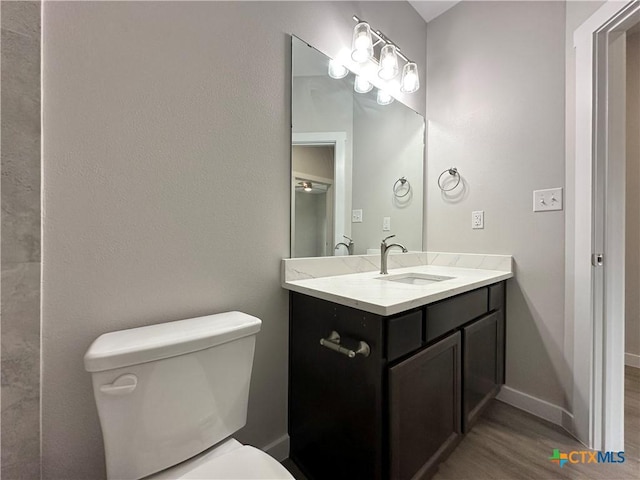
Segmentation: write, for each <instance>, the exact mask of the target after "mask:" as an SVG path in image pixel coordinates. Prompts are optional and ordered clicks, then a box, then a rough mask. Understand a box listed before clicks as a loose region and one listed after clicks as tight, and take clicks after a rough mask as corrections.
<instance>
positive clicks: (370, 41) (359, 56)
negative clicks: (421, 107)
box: [351, 15, 420, 93]
mask: <svg viewBox="0 0 640 480" xmlns="http://www.w3.org/2000/svg"><path fill="white" fill-rule="evenodd" d="M353 19H354V20H355V21H356V22H357V25H356V26H355V27H354V29H353V43H352V51H351V58H352V59H353V60H354V61H356V62H358V63H365V62H367V61H368V60H371V61H372V62H374V63H375V64H376V65H377V67H378V69H377V70H378V76H379V77H380V78H381V79H383V80H391V79H393V78H395V77H396V76H397V75H398V73H399V72H400V67H399V60H398V59H402V60H403V61H404V62H405V65H404V67H403V68H402V79H401V81H400V91H402V92H403V93H413V92H415V91H417V90H418V89H419V88H420V79H419V77H418V66H417V65H416V63H415V62H412V61H411V60H409V59H408V58H407V57H406V56H405V55H404V54H403V53H402V52H401V51H400V48H399V47H398V46H397V45H396V44H395V43H394V42H392V41H391V39H390V38H389V37H387V36H386V35H385V34H384V33H382V32H381V31H380V30H372V29H371V26H370V25H369V24H368V23H367V22H365V21H363V20H361V19H359V18H358V17H357V16H355V15H354V16H353ZM374 37H375V41H374ZM378 45H380V59H379V60H378V59H376V57H375V47H377V46H378ZM357 91H359V90H358V89H356V92H357ZM367 91H368V90H367Z"/></svg>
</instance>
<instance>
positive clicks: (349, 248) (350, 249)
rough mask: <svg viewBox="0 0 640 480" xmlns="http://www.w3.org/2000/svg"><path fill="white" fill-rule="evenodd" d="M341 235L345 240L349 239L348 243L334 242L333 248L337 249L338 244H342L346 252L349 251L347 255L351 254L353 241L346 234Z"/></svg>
mask: <svg viewBox="0 0 640 480" xmlns="http://www.w3.org/2000/svg"><path fill="white" fill-rule="evenodd" d="M342 236H343V237H344V238H346V239H347V240H349V243H348V244H346V243H344V242H340V243H336V247H335V248H334V250H337V249H338V248H340V245H342V246H344V247H347V252H348V253H349V255H353V247H354V245H355V243H353V240H352V239H350V238H349V237H347V236H346V235H342Z"/></svg>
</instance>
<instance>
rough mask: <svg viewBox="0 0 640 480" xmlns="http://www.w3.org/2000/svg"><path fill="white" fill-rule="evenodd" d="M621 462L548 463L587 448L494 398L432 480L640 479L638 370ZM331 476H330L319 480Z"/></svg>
mask: <svg viewBox="0 0 640 480" xmlns="http://www.w3.org/2000/svg"><path fill="white" fill-rule="evenodd" d="M624 413H625V450H624V457H625V461H624V463H615V464H613V463H604V464H594V463H584V464H582V463H576V464H570V463H566V464H565V465H564V466H563V467H562V468H560V467H559V466H558V465H557V464H555V463H553V462H551V461H550V460H549V457H550V456H551V455H552V454H553V450H554V449H559V450H560V452H562V453H568V452H571V451H573V450H578V451H582V450H586V448H584V446H583V445H582V444H581V443H580V442H578V441H577V440H576V439H574V438H573V437H571V436H570V435H569V434H568V433H567V432H565V431H564V430H563V429H562V428H560V427H558V426H557V425H554V424H552V423H549V422H546V421H544V420H541V419H539V418H538V417H535V416H533V415H531V414H529V413H526V412H523V411H522V410H519V409H517V408H514V407H512V406H510V405H507V404H505V403H502V402H500V401H497V400H494V401H493V402H492V404H491V405H490V406H489V408H487V410H486V411H485V412H484V413H483V414H482V417H481V418H480V419H479V420H478V422H477V423H476V424H475V426H474V427H473V430H471V432H469V433H468V434H467V435H466V436H465V437H464V439H463V440H462V442H460V444H459V445H458V447H457V448H456V449H455V450H454V452H453V453H452V454H451V455H450V456H449V458H448V459H447V460H446V461H445V462H443V463H442V464H441V465H440V468H439V470H438V472H437V473H436V475H435V477H434V480H463V479H469V480H481V479H491V480H520V479H532V480H543V479H594V480H640V369H637V368H631V367H626V369H625V412H624ZM283 465H284V466H285V467H287V468H288V469H289V471H290V472H291V473H292V475H294V476H295V478H296V479H297V480H306V478H305V477H304V476H303V475H302V474H301V472H300V471H299V470H298V469H297V468H296V466H295V464H293V462H291V460H289V459H287V460H285V461H284V462H283ZM320 480H333V479H320Z"/></svg>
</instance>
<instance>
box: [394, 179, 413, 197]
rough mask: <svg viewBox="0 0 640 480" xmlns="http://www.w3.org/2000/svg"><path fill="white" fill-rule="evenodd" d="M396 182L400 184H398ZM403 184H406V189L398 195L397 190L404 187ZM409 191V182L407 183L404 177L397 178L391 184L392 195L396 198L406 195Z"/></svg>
mask: <svg viewBox="0 0 640 480" xmlns="http://www.w3.org/2000/svg"><path fill="white" fill-rule="evenodd" d="M398 183H399V184H400V185H398ZM405 184H406V185H407V191H406V192H404V193H403V194H402V195H398V190H400V189H401V188H402V187H404V186H405ZM410 191H411V184H410V183H409V180H407V178H406V177H401V178H399V179H398V180H396V183H394V184H393V195H394V196H395V197H396V198H402V197H406V196H407V195H408V194H409V192H410Z"/></svg>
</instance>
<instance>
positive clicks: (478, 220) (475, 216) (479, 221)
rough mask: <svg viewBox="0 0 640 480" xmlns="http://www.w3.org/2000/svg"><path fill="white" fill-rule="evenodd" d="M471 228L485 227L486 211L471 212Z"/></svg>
mask: <svg viewBox="0 0 640 480" xmlns="http://www.w3.org/2000/svg"><path fill="white" fill-rule="evenodd" d="M471 228H474V229H475V228H484V211H483V210H478V211H476V212H471Z"/></svg>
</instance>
